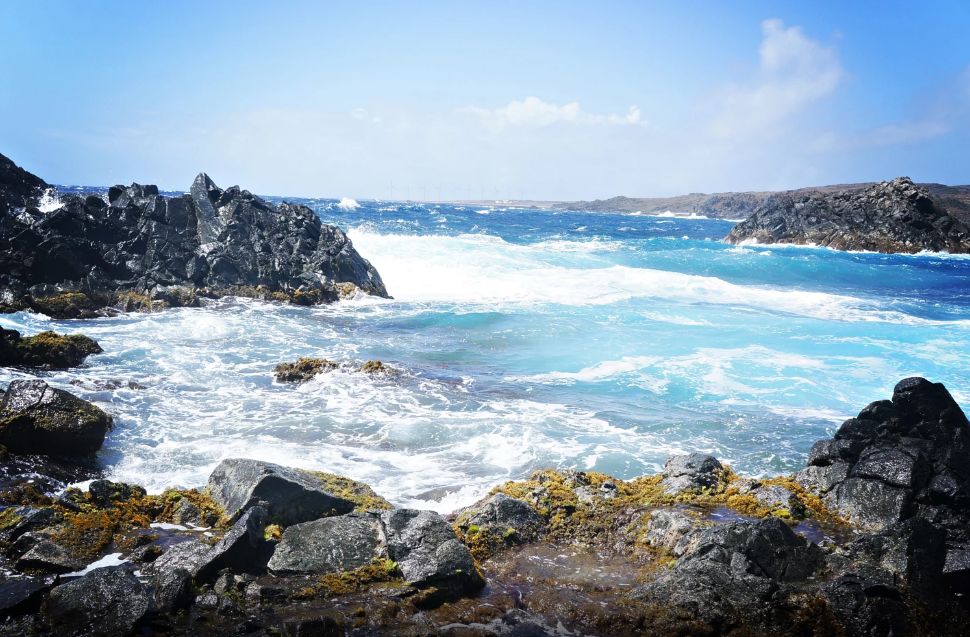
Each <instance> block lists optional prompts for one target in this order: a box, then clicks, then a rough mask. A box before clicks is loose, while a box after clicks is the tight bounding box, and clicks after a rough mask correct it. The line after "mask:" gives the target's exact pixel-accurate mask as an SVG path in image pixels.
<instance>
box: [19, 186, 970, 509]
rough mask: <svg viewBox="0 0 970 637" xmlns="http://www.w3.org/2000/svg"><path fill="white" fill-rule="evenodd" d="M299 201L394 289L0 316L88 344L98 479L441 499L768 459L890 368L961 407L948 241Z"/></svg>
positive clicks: (962, 377) (963, 280)
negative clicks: (292, 486) (582, 477)
mask: <svg viewBox="0 0 970 637" xmlns="http://www.w3.org/2000/svg"><path fill="white" fill-rule="evenodd" d="M303 201H304V203H307V204H308V205H311V206H312V207H314V208H315V209H316V210H317V211H318V212H319V214H320V215H321V217H322V218H323V219H324V220H325V221H328V222H332V223H336V224H337V225H339V226H341V227H342V228H344V229H345V230H348V231H349V234H350V236H351V238H352V239H353V241H354V243H355V245H356V246H357V248H358V250H359V251H360V252H361V253H362V254H363V255H364V256H366V257H367V258H369V259H370V260H371V261H372V262H373V263H374V265H375V266H376V267H377V268H378V270H379V271H380V272H381V274H382V276H383V278H384V280H385V283H386V284H387V287H388V290H389V291H390V293H391V294H392V295H394V297H395V299H394V300H393V301H384V300H377V299H371V298H363V299H357V300H352V301H345V302H341V303H339V304H337V305H334V306H331V307H320V308H298V307H287V306H281V305H275V304H270V303H261V302H254V301H248V300H238V301H237V300H223V301H220V302H217V303H213V304H212V305H211V306H209V307H206V308H192V309H179V310H171V311H166V312H161V313H156V314H153V315H128V316H123V317H117V318H111V319H101V320H93V321H51V320H49V319H47V318H46V317H42V316H37V315H27V314H17V315H6V316H2V317H0V325H3V326H5V327H17V328H18V329H22V330H24V331H26V332H34V331H39V330H41V329H48V328H52V329H58V330H78V331H84V332H85V333H88V334H90V335H92V336H94V337H95V338H97V339H98V340H99V341H100V342H101V344H102V346H104V348H105V350H106V353H105V354H104V355H101V356H97V357H93V358H91V359H90V363H89V365H88V367H86V368H84V369H82V370H76V371H71V372H64V373H57V374H54V375H53V376H52V378H51V379H50V382H53V383H56V384H60V385H63V386H67V383H68V382H69V381H70V380H71V379H76V378H78V377H80V379H81V381H82V385H81V386H73V387H71V389H72V391H75V392H77V393H80V394H82V395H84V396H85V397H87V398H89V399H92V400H95V401H97V402H99V403H100V404H102V405H103V406H104V407H105V408H106V409H108V410H110V411H111V412H112V413H114V414H116V417H117V420H118V422H119V426H118V427H117V429H116V430H115V432H113V433H112V434H111V436H110V438H109V440H108V443H107V445H106V448H105V450H104V451H103V452H102V459H103V461H104V462H105V463H106V464H107V465H108V467H109V471H110V473H111V474H112V475H113V476H114V477H116V478H119V479H125V480H132V481H136V482H141V483H143V484H147V485H148V486H149V487H150V488H152V489H160V488H162V487H164V486H168V485H174V484H180V485H186V486H194V485H198V484H201V483H203V482H204V480H205V477H206V476H207V475H208V471H209V470H210V469H211V468H212V466H214V465H215V463H216V462H218V460H219V459H221V458H223V457H226V456H239V455H242V456H250V457H259V458H264V459H267V460H272V461H277V462H282V463H285V464H291V465H299V466H306V467H315V468H320V469H325V470H329V471H335V472H338V473H345V474H348V475H351V476H353V477H357V478H360V479H364V480H366V481H368V482H369V483H371V484H372V485H374V487H375V488H376V489H378V491H380V492H382V493H384V494H385V495H387V496H389V497H390V498H391V499H392V500H394V501H395V502H397V503H399V504H415V505H419V506H423V507H432V508H438V509H440V510H451V509H453V508H455V507H456V506H458V505H461V504H464V503H467V502H470V501H472V500H474V499H475V498H476V497H477V496H479V495H480V494H481V493H483V492H484V491H485V490H487V489H488V488H489V487H490V486H491V485H493V484H495V483H497V482H500V481H503V480H506V479H510V478H519V477H522V476H525V475H527V474H528V473H529V472H530V471H531V470H533V469H535V468H537V467H542V466H557V467H573V468H582V469H597V470H600V471H605V472H608V473H612V474H615V475H617V476H619V477H624V478H629V477H633V476H636V475H640V474H642V473H645V472H652V471H655V470H657V469H658V468H659V467H660V466H661V465H662V463H663V460H664V458H665V457H666V456H667V455H668V454H669V453H673V452H684V451H694V450H701V451H709V452H713V453H715V454H716V455H717V456H719V457H720V458H722V459H724V460H726V461H728V462H730V463H732V465H734V466H735V468H737V469H739V470H741V471H742V472H748V473H752V474H762V473H777V472H782V471H791V470H794V469H796V468H798V467H799V466H800V465H801V464H802V463H803V462H804V458H805V455H806V453H807V451H808V449H809V448H810V446H811V444H812V442H813V441H815V440H816V439H818V438H820V437H823V436H825V435H828V434H830V433H831V432H832V431H833V430H834V428H835V427H837V426H838V424H839V423H840V422H841V420H842V419H844V418H846V417H848V416H850V415H854V414H855V413H856V412H858V411H859V409H861V408H862V407H863V406H864V405H866V404H867V403H868V402H870V401H873V400H877V399H881V398H887V397H889V396H890V395H891V392H892V387H893V385H894V384H895V382H897V381H898V380H900V379H901V378H904V377H906V376H910V375H917V374H918V375H923V376H926V377H928V378H930V379H932V380H935V381H942V382H944V383H945V384H946V385H947V387H948V388H950V391H951V392H952V393H953V394H954V396H955V397H956V398H957V400H958V401H959V402H960V403H961V404H962V405H963V406H964V407H965V408H966V407H968V406H970V365H967V364H966V361H967V360H970V259H968V258H965V257H959V256H948V255H933V254H924V255H915V256H908V255H882V254H869V253H847V252H837V251H833V250H827V249H818V248H803V247H781V246H742V247H737V246H729V245H726V244H724V243H721V242H720V238H721V237H723V236H724V235H725V234H727V232H728V231H729V230H730V228H731V226H732V223H731V222H727V221H719V220H706V219H678V218H664V217H650V216H640V215H630V214H586V213H572V212H557V211H537V210H522V209H505V208H481V207H473V206H464V207H463V206H451V205H416V204H403V203H393V202H362V203H361V205H360V206H359V207H357V208H353V207H349V208H350V209H347V208H348V207H346V206H345V207H344V208H341V207H340V206H338V205H337V204H336V203H335V202H333V201H330V200H303ZM301 355H314V356H325V357H329V358H333V359H339V360H343V361H348V362H354V361H356V362H360V361H364V360H367V359H371V358H379V359H382V360H384V361H385V362H387V363H390V364H391V365H393V366H395V367H397V368H399V369H400V370H402V372H403V373H402V374H401V375H400V376H398V377H394V378H378V379H375V378H371V377H369V376H365V375H363V374H359V373H352V372H347V371H340V372H335V373H331V374H328V375H325V376H321V377H319V378H318V379H317V380H314V381H312V382H310V383H308V384H306V385H303V386H299V387H293V386H283V385H279V384H276V383H274V382H273V379H272V374H271V372H272V368H273V366H274V365H275V364H276V363H277V362H279V361H283V360H292V359H294V358H296V357H297V356H301ZM19 375H23V374H20V373H17V372H9V371H3V372H0V381H3V380H9V379H10V378H11V377H14V376H19ZM96 379H102V380H103V379H124V380H135V381H138V382H140V383H142V384H144V385H145V386H146V387H147V388H146V389H144V390H132V389H121V390H114V391H99V390H97V389H96V388H95V387H94V385H93V384H91V383H92V382H93V381H94V380H96Z"/></svg>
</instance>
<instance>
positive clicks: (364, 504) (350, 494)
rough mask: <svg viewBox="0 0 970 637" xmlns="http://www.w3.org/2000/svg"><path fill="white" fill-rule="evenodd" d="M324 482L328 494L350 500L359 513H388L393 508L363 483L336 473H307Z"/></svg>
mask: <svg viewBox="0 0 970 637" xmlns="http://www.w3.org/2000/svg"><path fill="white" fill-rule="evenodd" d="M307 473H309V474H311V475H312V476H314V477H315V478H317V479H318V480H320V481H321V482H322V485H321V486H322V487H323V489H324V490H326V491H327V492H328V493H331V494H333V495H335V496H337V497H340V498H344V499H345V500H350V501H351V502H353V503H354V504H355V505H356V507H355V508H356V510H357V511H369V510H375V509H376V510H380V511H386V510H388V509H390V508H392V507H391V503H390V502H388V501H387V500H385V499H384V498H382V497H381V496H379V495H377V493H375V492H374V490H373V489H371V488H370V487H369V486H368V485H366V484H364V483H363V482H358V481H357V480H351V479H350V478H345V477H344V476H338V475H337V474H335V473H326V472H324V471H307Z"/></svg>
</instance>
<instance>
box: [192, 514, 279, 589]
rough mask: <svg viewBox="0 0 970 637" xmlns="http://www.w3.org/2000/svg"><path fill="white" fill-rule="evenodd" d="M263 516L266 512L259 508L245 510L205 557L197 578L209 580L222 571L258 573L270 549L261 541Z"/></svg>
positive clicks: (264, 524)
mask: <svg viewBox="0 0 970 637" xmlns="http://www.w3.org/2000/svg"><path fill="white" fill-rule="evenodd" d="M266 517H267V513H266V509H264V508H263V507H261V506H254V507H252V508H251V509H249V510H248V511H246V512H245V513H244V514H243V515H242V517H240V518H239V519H238V520H236V523H235V524H233V525H232V528H230V529H229V531H227V532H226V534H225V535H224V536H223V537H222V539H221V540H219V541H218V542H217V543H216V544H215V545H214V546H213V547H212V548H211V549H210V550H209V552H208V554H206V556H205V563H204V564H203V565H202V567H201V568H200V569H199V572H198V573H197V577H199V578H201V579H206V578H210V577H212V576H214V575H215V573H217V572H218V571H220V570H222V569H224V568H228V569H232V570H234V571H237V572H245V573H260V572H262V571H263V570H264V569H265V567H266V562H267V561H269V559H270V548H269V547H267V546H266V541H265V540H264V539H263V529H264V528H266Z"/></svg>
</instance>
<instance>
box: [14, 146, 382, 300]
mask: <svg viewBox="0 0 970 637" xmlns="http://www.w3.org/2000/svg"><path fill="white" fill-rule="evenodd" d="M0 164H3V165H7V164H9V165H11V166H12V164H10V162H9V160H8V159H7V158H5V157H0ZM14 168H16V167H14ZM0 169H2V166H0ZM11 170H13V169H11ZM17 170H18V171H19V169H17ZM21 172H22V171H21ZM18 174H19V173H18ZM28 179H32V180H36V182H37V183H40V184H43V182H42V181H40V180H37V178H36V177H33V176H32V175H30V176H29V178H28ZM37 187H38V188H43V187H46V184H45V185H44V186H37ZM28 191H29V192H31V193H35V192H36V188H27V189H26V190H24V192H21V190H18V189H17V187H14V186H13V185H12V184H9V183H6V182H4V181H3V180H0V201H5V202H6V201H15V202H19V203H24V204H26V208H25V209H24V210H22V211H20V213H19V214H17V215H13V214H10V215H7V214H5V213H4V214H3V215H2V216H0V219H2V221H3V223H0V294H2V295H3V297H4V298H6V299H10V300H9V301H8V302H6V303H4V306H5V307H6V308H7V310H8V311H9V310H14V309H17V308H26V307H30V308H33V309H35V310H38V311H43V312H45V313H47V314H49V315H51V316H54V317H57V318H78V317H85V316H93V315H97V314H98V313H103V312H104V311H105V310H104V308H105V306H112V307H116V308H119V309H121V310H122V311H132V310H136V309H145V310H152V309H155V308H159V307H166V306H169V305H182V304H186V303H194V302H195V301H196V299H197V298H198V297H200V296H226V295H242V296H251V297H258V298H266V299H273V300H281V301H288V302H292V303H297V304H302V305H309V304H314V303H322V302H331V301H335V300H337V299H338V298H339V294H340V292H339V290H340V289H342V288H343V287H344V286H343V285H342V284H345V283H350V284H352V285H353V286H354V287H355V288H357V289H360V290H362V291H363V292H366V293H368V294H374V295H378V296H387V290H386V289H385V287H384V283H383V282H382V281H381V278H380V275H379V274H378V273H377V271H376V270H375V269H374V268H373V266H371V264H370V263H369V262H367V260H365V259H364V258H363V257H361V255H360V254H359V253H358V252H357V251H356V250H355V249H354V247H353V244H352V243H351V241H350V239H348V238H347V235H346V234H344V233H343V232H342V231H341V230H340V229H339V228H337V227H335V226H330V225H326V224H324V223H322V222H321V221H320V218H319V217H318V216H317V215H316V214H315V213H314V212H313V211H312V210H311V209H310V208H307V207H306V206H301V205H294V204H289V203H281V204H278V205H277V204H273V203H270V202H268V201H265V200H263V199H261V198H260V197H257V196H255V195H253V194H252V193H250V192H249V191H247V190H242V189H240V188H239V187H237V186H232V187H230V188H226V189H222V188H219V187H218V186H217V185H216V184H215V183H214V182H213V181H212V180H211V179H210V178H209V177H208V176H207V175H205V174H200V175H199V176H198V177H197V178H196V179H195V181H194V182H193V183H192V186H191V190H190V192H189V193H188V194H185V195H181V196H176V197H165V196H162V195H160V194H159V192H158V188H157V187H155V186H146V185H140V184H132V185H130V186H114V187H112V188H111V189H110V190H109V191H108V203H107V205H106V204H105V202H104V200H102V199H101V198H100V197H88V198H81V197H76V196H68V197H64V198H63V200H62V205H61V207H59V208H58V209H57V210H54V211H51V212H47V213H40V212H39V211H38V210H37V208H36V206H37V200H36V199H35V198H33V196H32V195H25V194H24V193H25V192H28Z"/></svg>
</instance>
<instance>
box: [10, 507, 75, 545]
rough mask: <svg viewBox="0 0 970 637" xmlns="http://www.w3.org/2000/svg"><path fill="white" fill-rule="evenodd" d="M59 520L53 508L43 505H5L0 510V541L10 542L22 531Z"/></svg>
mask: <svg viewBox="0 0 970 637" xmlns="http://www.w3.org/2000/svg"><path fill="white" fill-rule="evenodd" d="M60 521H61V515H60V514H59V513H58V512H57V511H56V510H54V509H52V508H48V507H44V508H37V507H29V506H22V507H7V508H5V509H3V511H0V541H3V542H6V543H10V542H13V541H14V540H16V539H17V538H19V537H20V536H21V535H23V534H24V533H27V532H30V531H38V530H40V529H46V528H48V527H50V526H53V525H54V524H57V523H58V522H60Z"/></svg>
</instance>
